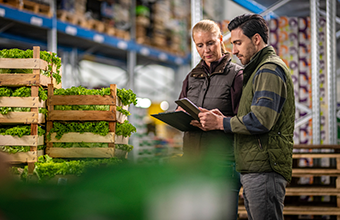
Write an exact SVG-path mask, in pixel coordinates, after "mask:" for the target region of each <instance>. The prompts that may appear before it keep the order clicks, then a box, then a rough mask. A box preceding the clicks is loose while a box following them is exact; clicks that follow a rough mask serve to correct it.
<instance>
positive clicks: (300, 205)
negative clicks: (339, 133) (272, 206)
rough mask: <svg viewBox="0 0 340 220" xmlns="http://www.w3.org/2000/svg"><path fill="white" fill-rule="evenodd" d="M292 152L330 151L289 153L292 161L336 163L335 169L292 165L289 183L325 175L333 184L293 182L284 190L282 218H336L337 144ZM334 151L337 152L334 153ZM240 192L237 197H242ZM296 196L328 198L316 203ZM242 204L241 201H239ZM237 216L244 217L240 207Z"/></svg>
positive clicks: (339, 208)
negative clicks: (314, 160)
mask: <svg viewBox="0 0 340 220" xmlns="http://www.w3.org/2000/svg"><path fill="white" fill-rule="evenodd" d="M294 148H295V149H313V150H315V149H317V150H321V149H323V150H324V149H331V150H334V151H335V152H331V153H324V152H318V153H316V152H315V151H309V152H303V153H300V152H299V153H293V159H294V160H297V159H301V158H313V159H321V158H331V159H333V160H335V161H336V167H314V168H313V167H308V168H300V167H297V166H293V180H294V178H300V177H311V178H314V179H315V178H319V177H321V176H329V177H331V178H333V179H334V180H335V181H334V182H332V181H331V183H330V184H327V185H325V184H320V183H317V182H314V183H312V184H304V185H301V184H296V183H294V181H292V183H290V184H289V185H288V187H287V188H286V199H285V207H284V209H283V214H284V215H285V219H296V218H294V216H301V218H303V219H317V216H319V217H320V218H321V216H329V217H331V218H333V217H334V218H335V219H338V220H339V219H340V153H339V150H340V145H295V146H294ZM337 151H338V152H337ZM242 193H243V191H242V190H241V192H240V196H241V197H242ZM300 196H308V197H314V198H317V197H322V196H330V197H331V199H330V201H329V202H323V201H321V199H319V201H317V199H314V200H315V201H304V202H302V201H299V200H300ZM241 201H242V200H241ZM239 214H240V216H244V215H246V209H245V207H244V206H242V205H241V206H239Z"/></svg>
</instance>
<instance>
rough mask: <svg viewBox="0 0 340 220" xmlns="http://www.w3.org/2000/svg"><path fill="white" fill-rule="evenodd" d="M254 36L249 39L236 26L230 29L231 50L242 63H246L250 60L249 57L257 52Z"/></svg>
mask: <svg viewBox="0 0 340 220" xmlns="http://www.w3.org/2000/svg"><path fill="white" fill-rule="evenodd" d="M254 36H255V35H254ZM254 36H253V37H252V38H251V39H249V38H248V37H247V36H246V35H244V34H243V31H242V29H241V28H236V29H234V30H232V31H231V37H230V41H231V44H232V45H233V50H232V52H233V54H234V55H236V56H237V57H238V58H239V60H240V61H241V63H242V64H243V65H246V64H248V63H249V62H250V58H251V57H252V56H253V55H254V54H255V53H256V52H257V47H256V45H255V44H254V40H253V39H254Z"/></svg>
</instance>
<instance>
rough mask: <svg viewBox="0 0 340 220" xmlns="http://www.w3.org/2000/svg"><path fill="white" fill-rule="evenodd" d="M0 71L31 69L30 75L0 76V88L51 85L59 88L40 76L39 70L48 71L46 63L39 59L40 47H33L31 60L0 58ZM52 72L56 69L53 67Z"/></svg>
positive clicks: (59, 86) (53, 82)
mask: <svg viewBox="0 0 340 220" xmlns="http://www.w3.org/2000/svg"><path fill="white" fill-rule="evenodd" d="M0 69H32V70H33V73H32V74H21V73H15V74H13V73H12V74H0V86H45V87H47V85H48V84H51V83H52V84H53V85H54V87H55V88H61V83H59V84H58V85H57V83H56V82H55V80H54V79H51V78H50V77H47V76H45V75H42V74H40V70H45V71H46V70H48V63H47V62H46V61H44V60H42V59H40V47H39V46H34V47H33V58H25V59H23V58H0ZM53 71H54V72H55V71H56V68H55V67H53Z"/></svg>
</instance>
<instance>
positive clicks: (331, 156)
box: [293, 152, 340, 159]
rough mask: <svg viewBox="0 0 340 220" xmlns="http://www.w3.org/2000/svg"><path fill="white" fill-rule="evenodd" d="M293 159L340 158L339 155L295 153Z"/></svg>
mask: <svg viewBox="0 0 340 220" xmlns="http://www.w3.org/2000/svg"><path fill="white" fill-rule="evenodd" d="M293 158H294V159H296V158H340V154H339V153H312V152H311V153H294V154H293Z"/></svg>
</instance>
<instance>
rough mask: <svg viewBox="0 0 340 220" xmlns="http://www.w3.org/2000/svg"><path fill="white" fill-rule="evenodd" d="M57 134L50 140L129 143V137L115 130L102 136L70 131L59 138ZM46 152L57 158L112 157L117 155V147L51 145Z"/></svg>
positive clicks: (52, 135)
mask: <svg viewBox="0 0 340 220" xmlns="http://www.w3.org/2000/svg"><path fill="white" fill-rule="evenodd" d="M55 136H56V134H55V133H52V134H51V140H50V141H48V142H52V143H58V142H61V143H62V142H67V143H73V142H86V143H87V142H89V143H111V144H128V138H124V137H122V136H117V135H115V133H114V132H110V133H109V134H107V135H106V136H101V135H98V134H93V133H87V132H85V133H83V134H80V133H75V132H70V133H66V134H64V135H63V136H62V137H61V138H60V139H59V140H58V139H56V138H55ZM46 154H48V155H49V156H50V157H56V158H88V157H94V158H111V157H114V156H115V149H114V148H113V147H109V148H55V147H50V148H48V149H46Z"/></svg>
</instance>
